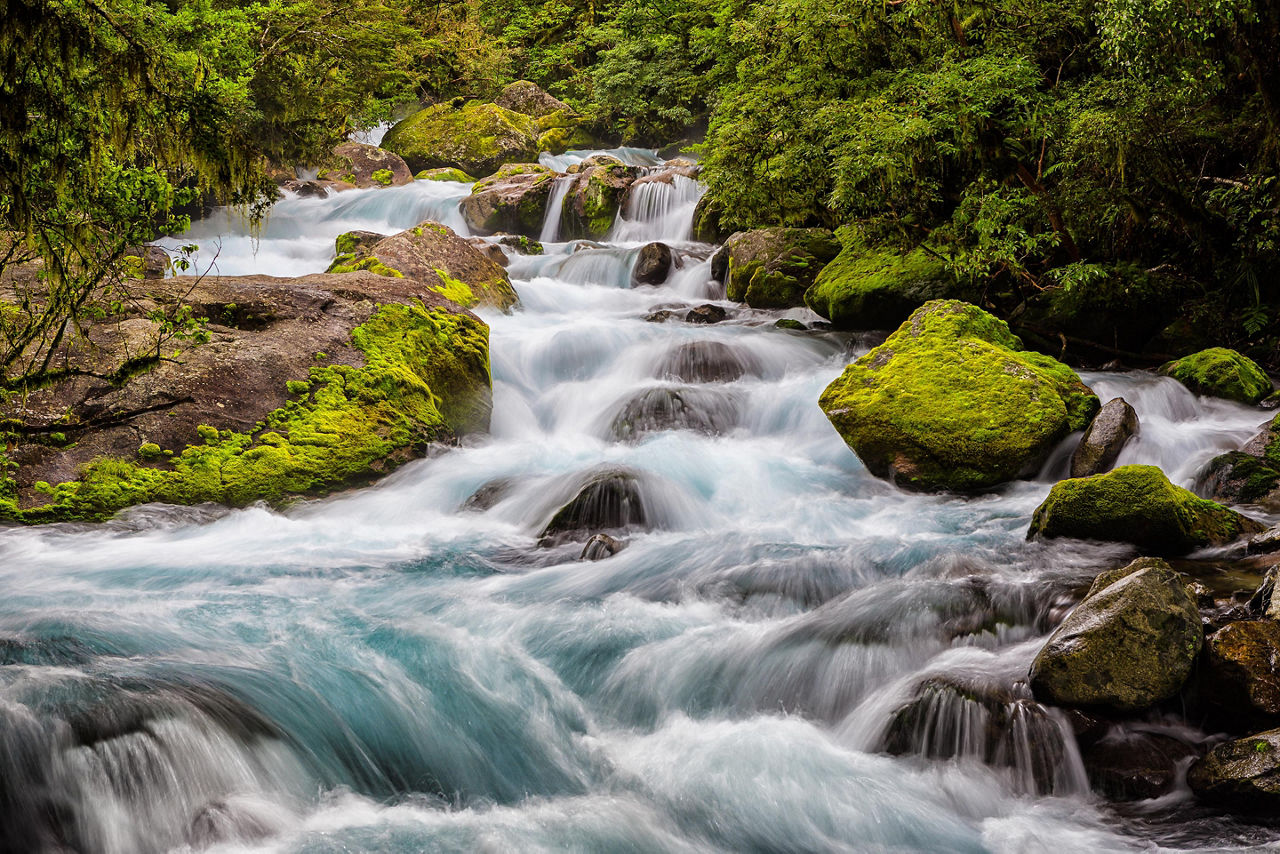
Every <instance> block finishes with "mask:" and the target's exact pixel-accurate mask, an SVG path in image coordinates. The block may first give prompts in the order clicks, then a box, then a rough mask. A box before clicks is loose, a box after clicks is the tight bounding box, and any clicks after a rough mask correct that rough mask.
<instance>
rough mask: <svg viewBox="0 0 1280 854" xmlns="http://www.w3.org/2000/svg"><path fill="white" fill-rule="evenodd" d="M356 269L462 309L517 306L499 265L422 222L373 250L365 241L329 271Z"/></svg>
mask: <svg viewBox="0 0 1280 854" xmlns="http://www.w3.org/2000/svg"><path fill="white" fill-rule="evenodd" d="M349 234H350V233H349ZM346 236H347V235H343V237H346ZM343 237H339V238H338V241H339V247H338V248H339V249H342V248H344V247H345V246H346V244H344V243H343V242H342V241H343ZM357 270H367V271H369V272H372V273H377V274H379V275H382V276H390V277H394V278H407V279H413V280H415V281H417V282H420V283H422V285H423V286H424V287H425V288H426V289H428V290H430V291H433V292H435V293H438V294H440V295H441V296H444V297H446V298H448V299H450V300H452V301H453V302H456V303H458V304H459V305H462V306H465V307H467V308H470V307H472V306H476V305H486V306H491V307H493V308H499V309H502V310H503V311H507V310H509V309H511V307H512V306H514V305H516V304H517V303H518V302H519V298H518V297H517V296H516V292H515V289H514V288H512V287H511V280H510V279H509V278H508V277H507V271H506V270H504V269H502V266H501V265H500V264H498V263H497V262H496V261H494V260H493V259H492V258H489V257H488V256H487V255H486V254H485V253H482V252H481V251H479V250H478V249H476V248H475V247H474V246H472V245H471V244H470V243H469V242H468V241H467V240H466V239H465V238H462V237H459V236H458V235H456V234H454V233H453V229H451V228H449V227H448V226H445V225H441V224H440V223H438V222H424V223H422V224H421V225H417V226H414V227H413V228H410V229H406V230H404V231H402V232H400V233H399V234H393V235H391V236H390V237H384V238H382V239H381V240H379V241H378V242H377V243H375V244H373V245H372V246H369V245H368V241H367V240H365V241H364V242H362V243H360V244H359V245H355V246H352V247H351V251H349V252H345V253H340V254H339V255H338V256H337V257H336V258H334V260H333V263H332V264H331V265H330V266H329V269H328V272H330V273H351V272H355V271H357Z"/></svg>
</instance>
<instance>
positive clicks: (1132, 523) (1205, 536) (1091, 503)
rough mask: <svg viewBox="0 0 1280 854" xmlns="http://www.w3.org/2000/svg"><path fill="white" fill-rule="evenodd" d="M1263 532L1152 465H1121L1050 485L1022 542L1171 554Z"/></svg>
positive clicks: (1261, 526)
mask: <svg viewBox="0 0 1280 854" xmlns="http://www.w3.org/2000/svg"><path fill="white" fill-rule="evenodd" d="M1263 530H1264V526H1263V525H1262V524H1261V523H1259V522H1257V521H1255V520H1253V519H1250V518H1249V517H1247V516H1242V515H1240V514H1239V513H1237V512H1235V511H1234V510H1231V509H1230V508H1227V507H1223V506H1222V505H1221V504H1217V503H1215V502H1213V501H1209V500H1207V499H1204V498H1199V497H1197V496H1196V495H1195V494H1194V493H1192V492H1190V491H1188V490H1186V489H1183V488H1182V487H1180V486H1175V485H1174V484H1172V483H1170V482H1169V479H1168V478H1167V477H1165V475H1164V472H1162V471H1161V470H1160V469H1158V468H1156V467H1155V466H1121V467H1120V468H1118V469H1115V470H1113V471H1110V472H1108V473H1106V474H1099V475H1094V476H1092V477H1082V478H1073V479H1070V480H1064V481H1061V482H1059V483H1057V484H1055V485H1054V487H1053V489H1051V490H1050V491H1049V495H1048V497H1047V498H1045V500H1044V503H1042V504H1041V505H1040V506H1039V507H1037V508H1036V511H1035V514H1034V515H1033V516H1032V518H1031V527H1030V529H1029V530H1028V531H1027V538H1028V539H1031V538H1033V537H1072V538H1075V539H1080V540H1104V541H1108V542H1116V543H1132V544H1133V545H1135V546H1137V547H1138V548H1140V549H1142V550H1144V551H1147V552H1149V553H1152V554H1169V555H1177V554H1185V553H1187V552H1190V551H1194V550H1195V549H1198V548H1203V547H1205V546H1212V545H1224V544H1226V543H1230V542H1232V541H1233V540H1236V539H1238V538H1239V537H1240V536H1242V535H1244V534H1256V533H1261V532H1262V531H1263Z"/></svg>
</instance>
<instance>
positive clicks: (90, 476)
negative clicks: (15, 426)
mask: <svg viewBox="0 0 1280 854" xmlns="http://www.w3.org/2000/svg"><path fill="white" fill-rule="evenodd" d="M193 281H194V280H192V279H166V280H163V282H160V283H157V284H156V285H155V286H154V288H152V289H150V290H148V291H146V292H145V294H146V295H145V296H144V297H141V298H140V300H139V302H138V303H137V304H132V303H131V304H129V305H127V306H125V307H124V308H123V309H122V312H123V313H122V314H121V315H119V316H112V317H108V318H104V319H103V320H102V321H100V322H97V323H94V324H92V325H91V326H90V328H89V329H88V336H89V341H88V342H87V343H86V344H84V345H83V346H81V345H79V344H75V345H68V347H67V348H66V350H65V352H64V353H63V354H62V355H63V356H64V357H65V358H66V359H67V360H68V363H69V364H71V365H73V366H75V367H76V368H78V369H80V370H82V371H84V372H85V373H83V374H77V375H73V376H68V377H65V378H62V379H60V380H59V381H57V382H54V383H52V384H50V385H48V386H46V387H44V388H42V389H40V390H38V391H36V392H34V393H33V394H31V395H30V396H28V398H27V400H26V405H25V407H24V408H23V410H22V411H17V410H14V409H9V410H8V411H6V412H5V413H4V415H5V416H6V417H8V418H13V419H15V420H16V421H18V422H20V423H21V425H22V427H21V430H20V431H18V432H19V435H20V438H18V439H17V440H16V441H15V442H14V444H13V445H12V446H11V447H10V449H9V453H8V463H9V464H10V466H11V469H10V471H9V472H8V477H6V478H4V483H3V484H2V488H0V493H2V497H0V514H2V515H3V516H5V517H6V518H8V519H10V520H14V521H19V522H25V523H38V522H52V521H66V520H85V521H94V520H100V519H104V518H107V517H109V516H111V515H112V514H113V513H115V512H116V511H118V510H120V509H122V508H125V507H128V506H131V505H134V504H141V503H146V502H157V501H158V502H168V503H173V504H196V503H201V502H206V501H210V502H218V503H222V504H227V505H232V506H244V505H246V504H249V503H252V502H254V501H267V502H270V503H273V504H277V503H283V502H287V501H288V500H290V499H291V497H293V496H313V495H323V494H325V493H328V492H332V491H333V490H335V489H340V488H344V487H347V486H351V485H357V484H361V483H365V482H368V481H370V480H373V479H375V478H377V477H379V476H380V475H382V474H385V473H386V472H388V471H391V470H392V469H394V468H396V467H397V466H398V465H399V464H401V463H403V462H406V461H408V460H411V459H414V458H417V457H420V456H422V455H423V454H424V453H425V452H426V450H427V448H428V446H429V445H430V444H431V443H433V442H441V441H450V440H452V439H453V438H455V437H458V436H461V435H464V434H467V433H471V432H475V431H482V430H485V429H487V426H488V419H489V410H490V406H491V390H490V379H489V359H488V328H487V327H486V326H485V324H484V323H483V322H482V321H481V320H480V319H479V318H477V317H475V316H474V315H472V314H471V313H469V312H467V311H465V310H464V309H462V308H461V307H460V306H458V305H456V304H455V303H452V302H450V301H449V300H446V299H444V298H443V297H441V296H439V295H437V294H434V293H431V292H430V291H427V290H425V289H423V288H422V287H421V286H420V285H419V284H418V283H417V282H414V281H412V280H409V279H405V278H394V277H387V276H377V275H373V274H371V273H368V272H357V273H350V274H345V275H316V276H304V277H302V278H298V279H276V278H271V277H267V276H245V277H213V276H210V277H205V278H203V279H201V280H200V281H199V282H196V283H194V284H193ZM178 297H182V298H183V300H184V304H185V305H186V306H187V307H188V308H189V309H190V310H191V311H192V313H193V314H194V316H195V317H196V318H197V319H199V320H200V321H201V322H203V323H204V324H205V330H206V332H207V334H208V339H209V340H208V341H207V342H205V343H199V344H192V343H182V342H174V341H170V342H169V343H168V344H166V345H165V359H164V360H158V359H154V358H153V359H150V360H148V359H145V358H140V353H139V344H138V343H137V342H142V341H146V340H148V335H147V330H148V329H151V330H152V332H153V337H151V338H150V340H151V341H152V343H151V344H150V345H148V346H150V347H152V348H154V347H155V341H156V340H159V339H157V338H155V337H154V335H159V334H163V330H162V329H160V328H159V327H158V325H157V323H156V321H155V320H154V319H153V318H154V317H155V316H156V314H155V313H158V314H160V315H162V314H163V312H164V311H165V307H166V306H171V305H173V304H174V300H176V299H177V298H178ZM175 349H176V350H177V351H178V352H177V353H176V354H175V353H174V352H173V351H174V350H175ZM124 368H127V369H128V371H129V372H130V374H131V376H130V378H129V379H128V381H127V382H123V383H118V382H113V375H118V374H119V371H120V370H121V369H124ZM55 436H56V437H57V438H56V440H55Z"/></svg>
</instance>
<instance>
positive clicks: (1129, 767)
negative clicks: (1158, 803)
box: [1080, 727, 1200, 801]
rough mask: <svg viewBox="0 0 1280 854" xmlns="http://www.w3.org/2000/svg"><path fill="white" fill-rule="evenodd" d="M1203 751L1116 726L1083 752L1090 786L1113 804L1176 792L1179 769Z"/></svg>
mask: <svg viewBox="0 0 1280 854" xmlns="http://www.w3.org/2000/svg"><path fill="white" fill-rule="evenodd" d="M1199 756H1200V749H1199V748H1197V747H1196V746H1195V745H1193V744H1188V743H1187V742H1186V741H1183V740H1182V739H1180V738H1177V737H1175V736H1173V735H1167V734H1164V733H1159V732H1145V731H1142V730H1129V729H1125V728H1122V727H1113V728H1112V729H1111V730H1110V731H1109V732H1108V733H1107V734H1106V735H1105V736H1103V737H1102V738H1100V739H1098V740H1097V741H1095V742H1094V743H1092V744H1090V745H1089V746H1088V747H1086V748H1084V749H1083V750H1082V751H1081V753H1080V758H1081V760H1083V762H1084V770H1085V773H1086V774H1088V775H1089V784H1090V786H1091V787H1092V788H1093V790H1094V791H1095V792H1097V793H1098V794H1100V795H1102V796H1104V797H1106V798H1108V799H1110V800H1113V801H1142V800H1148V799H1150V798H1158V797H1161V796H1163V795H1167V794H1169V793H1170V792H1172V791H1173V789H1174V786H1175V785H1177V782H1178V768H1179V766H1180V765H1181V764H1182V763H1183V762H1185V761H1186V760H1187V759H1189V758H1192V757H1196V758H1199Z"/></svg>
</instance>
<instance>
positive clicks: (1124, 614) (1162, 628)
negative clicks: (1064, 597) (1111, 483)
mask: <svg viewBox="0 0 1280 854" xmlns="http://www.w3.org/2000/svg"><path fill="white" fill-rule="evenodd" d="M1203 639H1204V637H1203V631H1202V629H1201V627H1200V612H1199V610H1198V609H1197V608H1196V604H1195V602H1193V601H1192V600H1191V598H1190V597H1189V596H1188V595H1187V592H1186V589H1185V588H1184V586H1183V583H1182V579H1181V577H1180V576H1179V575H1178V574H1177V573H1176V572H1174V571H1173V570H1172V569H1171V568H1170V567H1169V565H1168V564H1167V563H1165V562H1164V561H1162V560H1159V559H1156V558H1140V559H1139V560H1136V561H1134V562H1133V563H1131V564H1129V565H1128V566H1126V567H1123V568H1122V569H1120V570H1116V571H1114V572H1111V573H1106V574H1104V575H1102V576H1099V578H1098V579H1097V580H1096V581H1095V583H1094V585H1093V587H1092V588H1091V589H1090V591H1089V593H1088V595H1086V596H1085V598H1084V600H1083V601H1081V602H1080V604H1079V605H1077V606H1076V608H1075V610H1073V611H1072V612H1071V613H1070V614H1069V615H1067V618H1066V619H1065V620H1063V621H1062V624H1061V625H1060V626H1058V628H1057V629H1056V630H1054V632H1053V634H1051V635H1050V636H1049V639H1048V641H1046V642H1045V645H1044V647H1043V648H1042V649H1041V650H1040V652H1039V653H1038V654H1037V655H1036V658H1035V661H1034V662H1033V663H1032V665H1031V674H1030V682H1031V689H1032V691H1033V692H1034V694H1035V696H1036V697H1037V699H1040V700H1041V701H1043V702H1046V703H1052V704H1054V705H1059V706H1078V707H1085V708H1103V709H1110V710H1114V711H1119V712H1136V711H1142V710H1143V709H1147V708H1150V707H1151V706H1153V705H1155V704H1156V703H1159V702H1162V701H1164V700H1167V699H1169V698H1171V697H1173V696H1174V695H1175V694H1177V693H1178V691H1179V690H1180V689H1181V688H1182V685H1183V683H1184V682H1185V681H1186V679H1187V676H1188V675H1190V673H1191V668H1192V665H1193V664H1194V663H1195V659H1196V655H1197V654H1198V653H1199V652H1200V645H1201V643H1202V641H1203Z"/></svg>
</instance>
